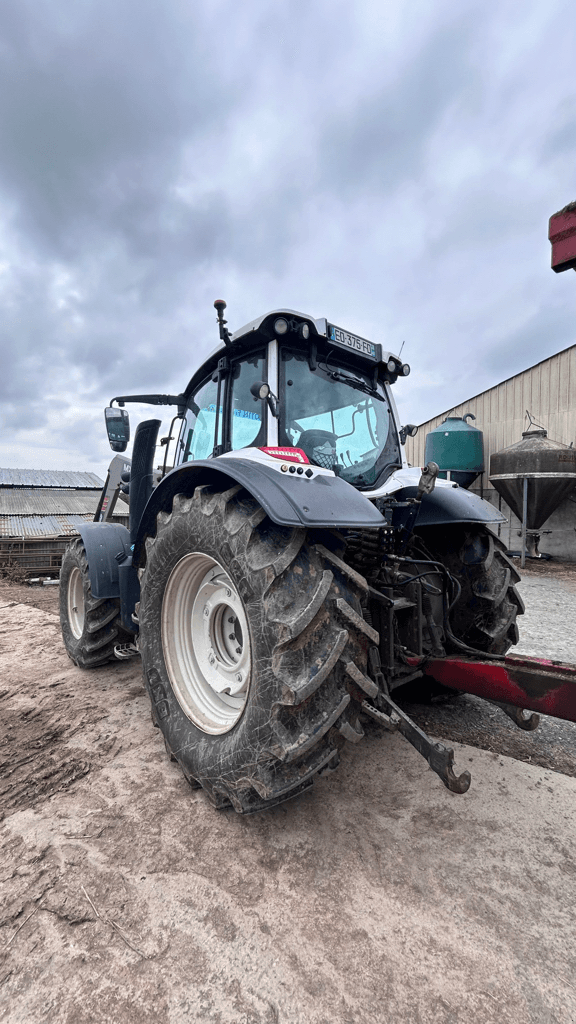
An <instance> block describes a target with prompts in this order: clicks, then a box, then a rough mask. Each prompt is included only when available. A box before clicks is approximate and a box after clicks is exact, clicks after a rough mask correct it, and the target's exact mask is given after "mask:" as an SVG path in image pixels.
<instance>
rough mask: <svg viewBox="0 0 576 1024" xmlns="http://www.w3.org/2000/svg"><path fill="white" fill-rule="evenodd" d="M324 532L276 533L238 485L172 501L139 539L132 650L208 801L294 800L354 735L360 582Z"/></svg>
mask: <svg viewBox="0 0 576 1024" xmlns="http://www.w3.org/2000/svg"><path fill="white" fill-rule="evenodd" d="M335 548H336V539H335V537H334V535H333V534H330V533H329V532H328V531H327V532H326V533H324V534H323V535H319V534H318V535H313V534H309V533H308V532H307V531H306V530H304V529H297V528H294V529H293V528H289V527H282V526H277V525H275V524H274V523H272V522H271V520H270V519H269V518H268V517H267V516H266V514H265V512H264V511H263V509H262V508H261V507H260V505H259V504H258V503H257V502H256V501H255V499H254V498H253V497H252V496H251V495H250V494H248V492H247V491H245V490H243V489H242V488H241V487H240V486H235V487H232V488H231V489H230V490H227V491H218V490H216V489H215V488H213V487H208V486H204V487H199V488H197V490H196V491H195V492H194V495H193V496H192V497H186V496H184V495H177V496H176V497H175V498H174V502H173V507H172V511H171V512H161V513H159V515H158V519H157V532H156V536H155V537H149V538H148V539H147V541H146V565H145V568H144V571H143V573H142V576H141V597H140V607H139V621H140V651H141V655H142V664H143V671H144V678H145V682H146V686H147V688H148V692H149V694H150V698H151V701H152V706H153V717H154V718H155V720H156V724H157V725H158V726H159V727H160V729H161V730H162V732H163V734H164V739H165V743H166V747H167V750H168V753H169V754H170V756H171V757H172V758H173V759H175V760H176V761H178V763H179V764H180V767H181V769H182V771H183V773H184V775H185V777H186V778H187V779H188V781H189V782H190V783H191V784H192V785H196V786H198V785H199V786H202V787H203V788H204V789H205V790H206V792H207V794H208V796H209V798H210V799H211V801H212V802H213V803H214V805H215V806H217V807H222V806H226V805H228V804H232V805H233V807H234V808H235V810H237V811H238V812H240V813H248V812H252V811H258V810H261V809H264V808H267V807H271V806H273V805H274V804H277V803H280V802H281V801H283V800H286V799H288V798H290V797H293V796H295V795H296V794H297V793H299V792H301V791H302V790H303V789H306V788H308V786H310V785H311V784H312V781H313V778H314V776H316V775H318V774H319V773H321V772H322V771H325V770H328V769H332V768H334V767H335V766H336V764H337V763H338V756H339V748H340V747H341V745H342V743H343V739H349V740H352V741H357V740H359V739H360V738H361V737H362V735H363V733H362V729H361V727H360V725H359V724H358V718H357V715H358V708H359V701H360V700H361V699H362V696H366V693H367V692H373V690H374V689H375V684H374V683H373V682H372V681H371V680H370V679H368V678H367V675H366V665H367V652H368V646H369V644H371V643H377V634H376V633H375V631H374V630H373V629H372V627H371V626H369V625H368V623H367V622H365V620H364V618H363V616H362V605H361V598H362V596H363V594H364V593H366V591H367V587H366V582H365V580H364V579H363V577H361V576H359V575H358V574H357V573H356V572H355V571H354V570H353V569H351V568H350V567H349V566H347V565H345V564H344V563H343V562H342V561H341V560H340V558H339V557H338V556H337V555H336V554H335V553H334V549H335Z"/></svg>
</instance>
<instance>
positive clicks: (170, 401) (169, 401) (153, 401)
mask: <svg viewBox="0 0 576 1024" xmlns="http://www.w3.org/2000/svg"><path fill="white" fill-rule="evenodd" d="M114 402H118V405H119V406H120V407H122V406H124V405H125V403H126V402H141V403H142V404H145V405H177V406H178V414H179V415H182V413H183V412H184V410H185V408H186V396H185V395H118V396H117V397H116V398H113V399H112V401H111V402H110V405H111V406H112V405H114Z"/></svg>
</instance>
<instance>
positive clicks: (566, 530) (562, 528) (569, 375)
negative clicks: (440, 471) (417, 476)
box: [406, 345, 576, 562]
mask: <svg viewBox="0 0 576 1024" xmlns="http://www.w3.org/2000/svg"><path fill="white" fill-rule="evenodd" d="M467 412H470V413H473V414H474V416H475V417H476V420H475V422H474V426H475V427H479V429H480V430H482V431H483V433H484V460H485V462H484V472H483V473H482V475H481V476H480V477H478V479H477V480H476V481H475V483H474V484H473V485H472V487H471V488H470V489H471V490H473V491H476V492H477V493H480V494H482V496H483V497H484V498H485V499H486V500H488V501H491V502H492V504H494V505H496V506H498V507H500V508H501V509H502V511H503V513H504V515H506V516H508V517H509V521H508V523H507V524H506V525H505V526H503V527H501V529H500V533H501V536H502V539H503V541H504V542H505V543H506V545H507V546H508V548H510V549H512V550H517V549H518V548H519V544H520V542H519V536H520V523H519V521H518V520H517V519H516V517H515V516H514V515H513V514H512V512H511V511H510V509H509V508H508V506H507V505H506V504H505V502H504V501H503V500H502V499H501V498H500V496H499V495H498V494H497V492H496V491H495V490H494V488H493V487H492V485H491V484H490V480H489V467H490V455H491V454H492V453H493V452H499V451H501V450H502V449H503V448H507V447H508V445H511V444H513V443H514V442H515V441H520V440H521V437H522V432H523V431H524V430H526V429H527V428H528V423H529V421H528V416H527V412H528V413H530V416H531V417H533V419H534V420H535V421H536V422H537V423H539V424H541V425H542V426H543V427H545V428H546V430H547V431H548V436H549V437H550V438H552V439H553V440H555V441H561V442H562V443H563V444H568V445H570V444H573V445H574V446H575V447H576V345H571V346H570V347H569V348H566V349H563V350H562V351H561V352H558V353H557V354H556V355H554V356H550V357H549V358H548V359H543V360H542V362H540V363H536V365H535V366H531V367H529V369H527V370H524V371H522V373H517V374H515V375H514V376H513V377H509V378H508V379H507V380H504V381H502V383H501V384H496V386H495V387H493V388H489V389H488V390H487V391H483V392H482V394H479V395H474V397H473V398H470V399H468V400H467V401H466V402H461V403H460V405H457V406H455V407H453V408H452V409H448V410H446V412H443V413H440V415H438V416H435V417H434V418H433V419H430V420H427V421H426V422H425V423H422V424H420V426H419V430H418V434H417V435H416V437H415V438H408V439H407V442H406V455H407V458H408V461H409V462H410V463H411V464H412V465H413V466H420V465H423V464H424V445H425V441H426V435H427V433H428V432H429V431H430V430H433V429H434V427H437V426H439V425H440V424H441V423H442V422H443V420H445V419H446V417H447V416H448V415H450V414H454V415H456V416H463V415H464V414H465V413H467ZM547 531H551V532H550V533H547ZM540 550H541V551H542V552H546V553H549V554H551V555H553V556H555V557H557V558H562V559H565V560H566V561H572V562H576V491H575V492H573V494H572V495H570V497H568V498H566V499H565V500H564V501H563V502H562V504H561V505H560V507H559V508H558V509H557V510H556V512H554V513H553V514H552V515H551V516H550V518H549V519H548V521H547V522H546V523H545V524H544V526H543V531H542V541H541V543H540Z"/></svg>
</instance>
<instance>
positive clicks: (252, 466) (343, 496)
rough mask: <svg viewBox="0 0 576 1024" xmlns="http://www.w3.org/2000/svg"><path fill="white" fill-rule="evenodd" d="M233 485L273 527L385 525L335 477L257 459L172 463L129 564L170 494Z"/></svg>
mask: <svg viewBox="0 0 576 1024" xmlns="http://www.w3.org/2000/svg"><path fill="white" fill-rule="evenodd" d="M235 483H238V484H242V486H243V487H245V488H246V490H247V491H249V492H250V494H252V495H253V496H254V497H255V498H256V500H257V501H258V502H259V503H260V504H261V505H262V508H263V509H264V511H265V512H266V514H267V515H268V516H269V517H270V519H271V520H272V522H274V523H277V524H278V525H279V526H303V527H310V528H321V527H328V528H331V529H337V528H338V527H351V528H353V529H367V528H370V527H372V528H378V527H380V526H385V525H386V520H385V519H384V517H383V516H382V515H381V513H380V512H379V511H378V509H377V508H376V507H375V505H374V504H373V503H372V502H371V501H369V499H368V498H366V497H365V496H364V495H363V494H361V493H360V491H357V490H356V488H355V487H352V485H351V484H349V483H347V482H346V481H345V480H342V479H341V478H340V477H337V476H324V475H320V474H319V475H317V476H313V477H312V478H311V479H307V478H306V477H305V476H295V475H290V476H288V475H286V476H285V475H284V474H281V473H279V472H278V470H277V469H275V468H271V467H269V466H267V465H266V464H262V463H260V462H255V461H253V460H250V459H240V458H230V459H227V458H226V457H225V456H221V457H220V458H219V459H217V460H213V459H206V460H198V461H197V462H189V463H185V464H184V465H182V466H178V467H177V468H176V469H173V470H172V472H171V473H168V474H167V475H166V476H165V477H164V479H163V480H162V481H161V482H160V483H159V485H158V487H157V488H156V490H155V491H154V492H153V494H152V496H151V498H150V500H149V501H148V504H147V505H146V508H145V509H144V514H143V516H142V519H141V522H140V525H139V527H138V535H137V539H136V542H135V544H134V562H135V563H136V564H138V559H139V554H140V546H141V544H142V540H143V538H144V536H145V535H146V534H153V533H155V531H156V516H157V514H158V512H159V511H160V510H161V509H163V508H169V507H170V505H171V502H172V498H173V497H174V495H175V494H179V493H183V494H192V493H193V492H194V490H195V489H196V487H198V486H200V485H201V484H215V485H216V486H219V487H233V486H234V484H235Z"/></svg>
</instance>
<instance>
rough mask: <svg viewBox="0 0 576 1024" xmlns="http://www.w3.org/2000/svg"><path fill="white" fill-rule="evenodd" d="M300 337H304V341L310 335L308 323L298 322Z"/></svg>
mask: <svg viewBox="0 0 576 1024" xmlns="http://www.w3.org/2000/svg"><path fill="white" fill-rule="evenodd" d="M300 337H301V338H304V341H308V338H309V337H310V325H309V324H300Z"/></svg>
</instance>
